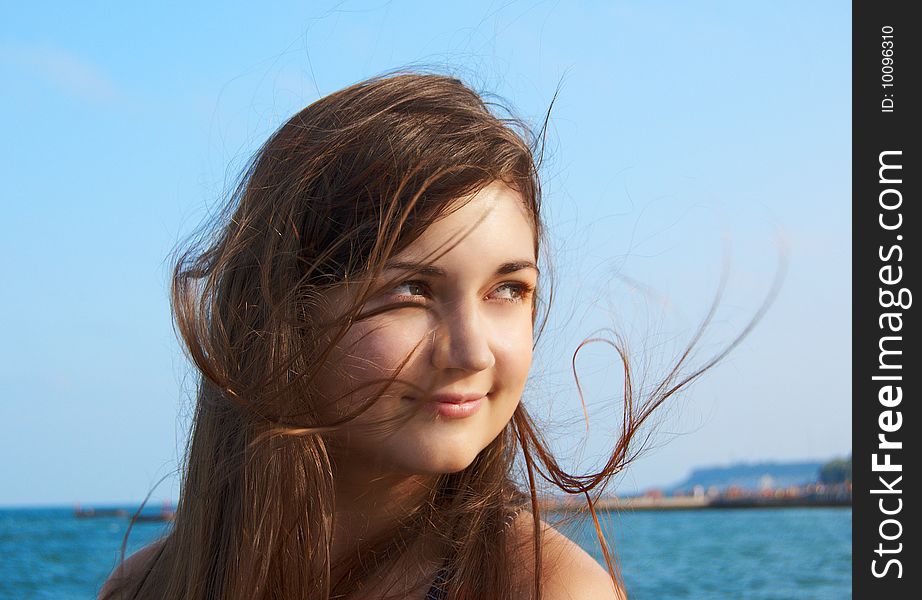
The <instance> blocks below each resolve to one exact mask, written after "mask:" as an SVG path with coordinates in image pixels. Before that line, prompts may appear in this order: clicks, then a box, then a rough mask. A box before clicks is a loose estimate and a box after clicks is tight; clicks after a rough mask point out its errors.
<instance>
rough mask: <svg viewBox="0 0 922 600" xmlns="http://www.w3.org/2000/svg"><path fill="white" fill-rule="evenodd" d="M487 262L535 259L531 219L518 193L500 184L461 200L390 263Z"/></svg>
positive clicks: (532, 219)
mask: <svg viewBox="0 0 922 600" xmlns="http://www.w3.org/2000/svg"><path fill="white" fill-rule="evenodd" d="M490 257H497V258H498V257H501V258H502V259H503V260H513V259H514V260H520V261H524V260H531V261H532V262H534V261H535V260H536V259H537V257H536V256H535V226H534V217H533V215H531V212H530V210H529V209H528V208H527V206H526V205H525V202H524V201H523V199H522V196H521V194H519V193H518V192H516V191H515V190H513V189H512V188H510V187H508V186H506V185H505V184H503V183H500V182H496V183H492V184H490V185H488V186H486V187H485V188H483V189H481V190H480V191H478V192H477V193H475V194H473V195H472V196H471V197H468V198H464V199H462V200H460V201H459V203H458V205H457V206H454V207H452V209H451V210H449V211H448V212H447V214H446V215H445V216H443V217H441V218H440V219H438V220H436V221H435V222H433V223H432V224H431V225H429V227H427V228H426V229H425V230H424V231H423V232H422V234H421V235H420V236H419V237H417V238H416V239H414V240H413V241H411V242H410V243H409V244H407V246H406V247H404V248H403V249H402V250H401V251H400V252H398V253H397V254H395V255H394V256H393V257H391V259H390V260H389V261H388V263H414V262H415V263H440V262H458V261H462V262H464V261H478V260H479V261H485V260H488V259H489V258H490Z"/></svg>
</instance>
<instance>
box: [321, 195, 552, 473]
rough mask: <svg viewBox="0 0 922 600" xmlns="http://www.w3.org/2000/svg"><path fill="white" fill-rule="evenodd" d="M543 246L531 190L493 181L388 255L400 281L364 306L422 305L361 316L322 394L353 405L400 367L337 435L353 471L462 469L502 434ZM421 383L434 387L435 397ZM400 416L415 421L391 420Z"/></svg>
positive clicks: (389, 272) (527, 353) (525, 350)
mask: <svg viewBox="0 0 922 600" xmlns="http://www.w3.org/2000/svg"><path fill="white" fill-rule="evenodd" d="M459 240H460V241H459ZM452 244H453V246H452ZM534 247H535V244H534V229H533V227H532V225H531V222H530V219H529V215H528V212H527V210H526V209H525V207H524V205H523V202H522V199H521V196H520V195H519V194H518V193H517V192H515V191H513V190H512V189H510V188H508V187H506V186H505V185H503V184H501V183H493V184H491V185H489V186H488V187H486V188H484V189H483V190H482V191H480V192H479V193H478V194H476V195H475V196H474V197H473V198H472V199H471V200H470V201H469V202H467V203H466V204H465V205H464V206H463V207H461V208H460V209H458V210H456V211H454V212H452V213H451V214H449V215H448V216H446V217H444V218H442V219H441V220H439V221H437V222H436V223H434V224H432V225H431V226H430V227H429V228H428V229H427V230H425V232H424V233H423V235H422V236H421V237H420V238H418V239H417V240H416V241H414V242H413V243H412V244H410V245H409V246H408V247H407V248H406V249H405V250H403V251H402V252H400V253H399V254H398V255H396V256H394V257H392V259H391V260H389V261H388V262H387V266H386V268H385V271H384V272H383V274H382V280H390V279H393V278H399V279H398V282H399V283H398V284H397V285H395V286H393V287H392V288H391V289H389V290H388V291H386V292H384V293H382V294H380V295H378V296H377V297H373V298H371V299H370V300H369V301H368V302H367V303H366V305H365V308H364V309H363V312H366V311H370V310H374V309H375V308H377V307H380V306H384V305H387V304H392V303H396V302H401V303H403V302H407V303H412V304H413V305H411V306H406V307H401V308H397V309H394V310H389V311H386V312H383V313H381V314H378V315H375V316H372V317H370V318H366V319H362V320H359V321H358V322H357V323H355V324H354V325H353V326H352V327H351V328H350V329H349V331H348V332H347V334H346V336H345V337H344V338H343V339H342V340H341V341H340V342H339V343H338V344H337V346H336V348H335V351H334V353H333V356H332V358H331V360H332V361H333V363H332V364H335V365H337V366H338V368H337V369H333V370H331V371H329V372H328V373H327V374H325V375H323V376H321V378H320V380H319V382H318V384H319V389H320V392H321V396H322V397H324V398H328V399H332V398H340V397H341V399H340V400H338V401H337V402H339V403H342V404H340V405H339V407H338V408H339V409H345V410H348V409H349V408H351V407H355V406H359V405H361V403H362V402H363V401H364V400H367V399H369V398H371V397H374V396H375V393H376V392H377V391H380V389H381V385H377V384H376V385H372V386H366V387H361V386H362V384H363V383H366V382H372V381H376V380H382V379H387V378H390V377H392V376H394V375H398V370H399V375H398V380H397V381H396V382H395V383H393V384H391V385H390V387H388V388H387V389H386V391H385V392H384V393H383V394H382V395H381V396H380V399H379V400H378V401H376V402H375V404H374V405H372V407H371V408H370V409H368V410H367V411H366V412H364V413H363V414H362V415H360V416H359V417H358V418H356V419H355V420H353V421H351V422H350V423H349V424H348V425H347V426H346V428H345V430H343V431H342V432H340V433H339V434H337V437H335V438H334V440H335V443H334V448H336V450H335V452H336V453H337V461H338V464H339V466H340V467H341V468H349V467H350V465H351V466H353V467H357V468H374V469H376V470H380V469H383V470H385V471H399V472H404V473H412V474H419V473H429V474H435V473H449V472H455V471H460V470H462V469H464V468H466V467H467V466H468V465H470V464H471V462H472V461H473V460H474V458H475V457H476V456H477V454H478V453H479V452H480V451H481V450H483V449H484V448H486V446H487V445H488V444H489V443H490V442H491V441H492V440H493V439H495V438H496V437H497V436H498V435H499V434H500V432H501V431H502V430H503V428H504V427H505V425H506V424H507V423H508V422H509V420H510V418H511V417H512V413H513V411H514V410H515V408H516V406H517V405H518V403H519V399H520V397H521V395H522V391H523V389H524V387H525V381H526V378H527V376H528V370H529V367H530V366H531V358H532V303H533V297H532V296H533V294H532V292H533V290H534V288H535V285H536V283H537V277H538V271H537V267H536V266H535V265H536V257H535V251H534ZM447 248H450V249H449V250H448V251H447V252H444V250H445V249H447ZM442 252H444V253H442ZM440 253H441V255H440ZM434 257H438V258H434ZM427 262H428V263H429V264H430V266H429V268H427V269H424V270H423V271H422V272H420V271H418V270H414V265H419V264H424V263H427ZM416 305H418V306H416ZM424 307H425V308H424ZM427 308H428V310H426V309H427ZM408 357H409V358H408ZM407 358H408V360H407V362H406V364H405V365H404V367H403V368H402V369H400V365H401V363H402V362H403V361H404V360H406V359H407ZM334 373H336V374H335V375H334ZM409 384H412V385H409ZM382 385H383V384H382ZM414 386H416V387H414ZM419 388H421V389H419ZM421 390H432V396H431V398H430V399H429V400H426V399H424V398H423V396H424V394H423V392H422V391H421ZM416 409H418V410H416ZM414 411H415V412H414ZM400 416H404V417H408V420H406V421H398V422H394V421H393V420H392V421H391V423H390V425H388V426H384V427H381V426H380V424H381V422H382V420H387V419H391V418H393V417H398V418H399V417H400Z"/></svg>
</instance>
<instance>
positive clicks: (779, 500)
mask: <svg viewBox="0 0 922 600" xmlns="http://www.w3.org/2000/svg"><path fill="white" fill-rule="evenodd" d="M542 504H543V508H544V509H545V510H551V511H565V512H566V511H573V510H580V509H581V508H584V507H585V505H584V504H582V503H579V502H572V501H554V500H551V501H545V502H543V503H542ZM851 505H852V498H851V495H848V496H838V495H837V496H801V497H759V496H745V497H741V498H725V497H718V498H708V497H706V496H664V497H650V496H636V497H630V498H602V499H601V500H599V501H598V502H596V503H595V509H596V510H600V511H668V510H715V509H747V508H748V509H752V508H851Z"/></svg>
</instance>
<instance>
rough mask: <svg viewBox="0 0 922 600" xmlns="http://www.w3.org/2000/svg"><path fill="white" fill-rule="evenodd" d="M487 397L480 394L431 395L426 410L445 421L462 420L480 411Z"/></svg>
mask: <svg viewBox="0 0 922 600" xmlns="http://www.w3.org/2000/svg"><path fill="white" fill-rule="evenodd" d="M486 398H487V395H486V394H481V393H464V394H460V393H445V394H433V395H432V396H431V397H430V398H429V401H428V402H426V408H427V409H429V410H431V411H433V412H435V413H436V414H438V415H440V416H442V417H444V418H446V419H463V418H465V417H469V416H471V415H473V414H474V413H476V412H477V411H478V410H480V406H481V405H482V404H483V402H484V400H486Z"/></svg>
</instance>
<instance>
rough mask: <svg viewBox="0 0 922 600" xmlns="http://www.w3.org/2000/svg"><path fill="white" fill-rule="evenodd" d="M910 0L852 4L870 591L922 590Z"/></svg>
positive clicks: (862, 560) (859, 496) (856, 558)
mask: <svg viewBox="0 0 922 600" xmlns="http://www.w3.org/2000/svg"><path fill="white" fill-rule="evenodd" d="M909 5H910V4H909V2H872V1H870V0H865V1H859V2H855V3H853V5H852V9H853V12H852V124H853V144H852V232H853V246H852V252H853V255H852V306H853V313H852V333H853V339H852V343H853V350H852V367H853V371H852V372H853V377H854V385H853V397H852V416H853V426H852V427H853V428H852V435H853V441H852V452H853V456H852V464H853V485H854V488H853V526H852V533H853V535H852V576H853V580H852V581H853V589H854V597H855V598H861V599H865V598H867V599H869V600H878V599H882V600H890V599H901V598H920V597H922V591H920V590H922V562H919V561H920V559H919V548H918V545H919V544H920V543H922V542H920V540H922V536H920V535H919V531H918V530H917V529H916V527H915V521H916V520H917V519H915V517H916V513H917V512H918V511H919V510H920V509H922V507H920V506H919V492H918V490H922V485H920V484H922V471H920V469H919V460H918V458H919V456H920V455H922V428H920V427H919V420H920V419H922V413H920V411H919V408H918V404H919V403H920V402H922V385H920V381H922V361H920V360H919V353H918V345H919V335H920V334H919V324H918V323H919V316H918V314H919V308H918V307H916V306H915V303H916V302H917V301H918V302H922V296H920V297H918V298H914V297H913V293H914V292H919V287H918V282H919V271H920V270H922V261H920V260H919V252H918V248H919V242H918V239H917V238H918V236H919V235H920V227H919V216H918V214H919V211H918V210H915V208H916V204H918V203H919V202H920V201H922V198H920V196H919V183H918V182H919V178H920V176H922V173H920V169H919V166H920V164H919V163H920V157H919V153H918V151H916V150H914V149H913V148H915V147H916V146H917V143H918V137H919V130H918V128H916V127H914V126H913V125H912V124H911V123H915V122H917V121H918V115H917V114H915V113H917V112H919V111H920V110H922V103H920V97H919V94H918V92H917V91H916V90H917V89H918V88H919V84H920V82H919V74H920V73H922V63H920V61H919V60H918V39H919V37H920V35H922V31H920V30H922V22H919V21H918V20H917V19H913V18H911V17H910V14H909V10H908V9H909ZM920 293H922V292H920ZM911 456H914V457H915V458H916V459H915V460H914V461H913V460H911V459H910V457H911ZM910 489H914V490H917V491H916V492H915V493H912V492H910Z"/></svg>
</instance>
